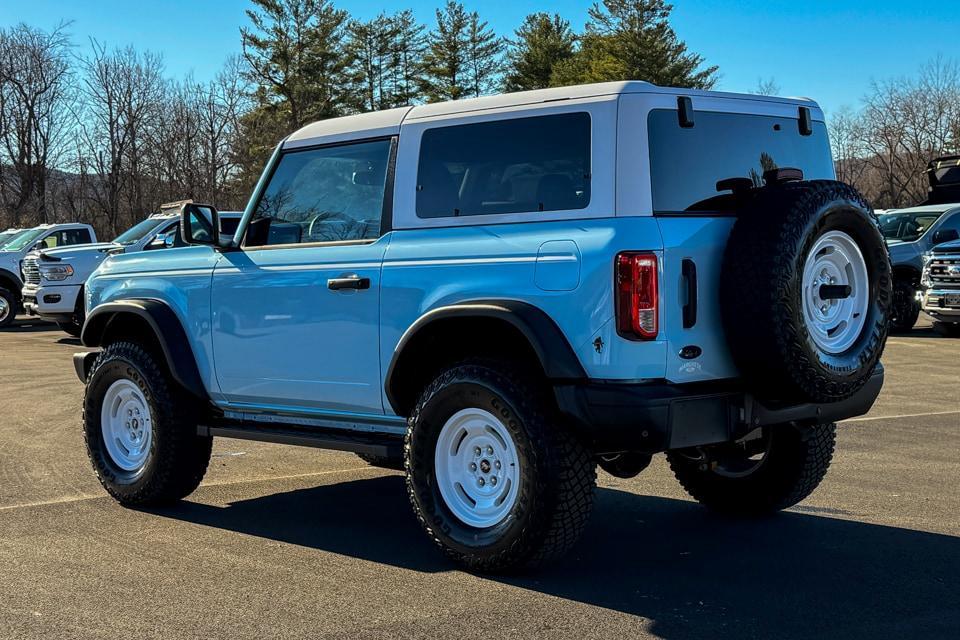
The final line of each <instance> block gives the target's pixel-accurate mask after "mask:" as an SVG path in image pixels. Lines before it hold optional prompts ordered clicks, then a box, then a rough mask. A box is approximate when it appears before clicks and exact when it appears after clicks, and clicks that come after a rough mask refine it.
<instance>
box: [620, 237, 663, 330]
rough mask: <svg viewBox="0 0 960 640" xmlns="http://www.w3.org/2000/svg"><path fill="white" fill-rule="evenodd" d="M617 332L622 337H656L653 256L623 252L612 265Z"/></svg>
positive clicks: (656, 306)
mask: <svg viewBox="0 0 960 640" xmlns="http://www.w3.org/2000/svg"><path fill="white" fill-rule="evenodd" d="M616 265H617V266H616V278H617V280H616V285H615V286H616V294H617V333H619V334H620V335H622V336H624V337H626V338H640V339H641V340H652V339H654V338H656V337H657V316H658V315H659V309H658V301H657V300H658V295H657V256H656V255H655V254H653V253H633V252H625V253H620V254H617V262H616Z"/></svg>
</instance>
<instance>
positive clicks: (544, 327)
mask: <svg viewBox="0 0 960 640" xmlns="http://www.w3.org/2000/svg"><path fill="white" fill-rule="evenodd" d="M451 318H495V319H498V320H503V321H506V322H508V323H509V324H511V325H512V326H513V327H514V328H516V329H517V330H518V331H520V333H521V334H522V335H523V337H524V338H526V340H527V342H528V343H529V344H530V346H531V347H532V348H533V350H534V352H535V353H536V354H537V358H538V359H539V360H540V365H541V366H542V367H543V370H544V372H545V373H546V375H547V377H548V378H550V379H552V380H584V379H586V377H587V374H586V372H585V371H584V370H583V366H582V365H581V364H580V360H579V359H578V358H577V355H576V353H575V352H574V351H573V348H572V347H571V346H570V343H569V342H567V339H566V337H565V336H564V335H563V332H562V331H560V328H559V327H558V326H557V325H556V323H555V322H554V321H553V320H552V319H551V318H550V316H548V315H547V314H546V313H545V312H544V311H542V310H541V309H538V308H537V307H535V306H533V305H531V304H528V303H526V302H520V301H519V300H473V301H470V302H462V303H459V304H454V305H450V306H447V307H439V308H437V309H433V310H431V311H428V312H427V313H425V314H423V315H422V316H420V318H419V319H417V321H416V322H414V323H413V324H412V325H411V326H410V327H409V328H408V329H407V330H406V331H405V332H404V334H403V336H402V337H401V338H400V341H399V342H398V343H397V346H396V349H394V352H393V358H392V359H391V361H390V368H389V369H387V375H386V379H385V381H384V387H385V391H386V394H387V399H388V400H389V401H390V405H391V406H392V407H393V409H394V411H396V412H397V414H398V415H400V414H401V412H400V411H399V409H398V407H399V406H400V405H401V403H400V402H399V401H398V399H397V398H396V395H395V393H394V384H393V382H394V379H395V376H396V375H397V372H398V371H402V368H403V367H402V363H403V361H404V358H405V357H406V356H407V355H410V354H408V353H407V352H406V347H407V346H408V345H409V344H410V342H411V341H412V340H413V338H414V337H415V336H417V335H418V334H419V333H420V332H421V331H423V330H424V329H426V328H427V327H428V326H430V325H431V324H433V323H435V322H438V321H441V320H448V319H451ZM413 357H416V356H413Z"/></svg>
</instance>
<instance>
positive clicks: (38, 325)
mask: <svg viewBox="0 0 960 640" xmlns="http://www.w3.org/2000/svg"><path fill="white" fill-rule="evenodd" d="M3 331H4V333H36V332H38V331H60V327H58V326H57V325H56V324H54V323H53V322H46V321H44V320H37V319H35V318H23V319H20V318H18V319H16V320H14V321H13V323H12V324H11V325H10V326H9V327H7V328H5V329H3Z"/></svg>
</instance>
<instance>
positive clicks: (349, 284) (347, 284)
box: [327, 276, 370, 291]
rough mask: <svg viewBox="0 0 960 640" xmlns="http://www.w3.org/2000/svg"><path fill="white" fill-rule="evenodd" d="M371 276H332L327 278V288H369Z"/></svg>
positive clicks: (336, 289) (337, 289)
mask: <svg viewBox="0 0 960 640" xmlns="http://www.w3.org/2000/svg"><path fill="white" fill-rule="evenodd" d="M369 288H370V278H361V277H360V276H345V277H343V278H330V279H329V280H327V289H330V290H331V291H339V290H341V289H369Z"/></svg>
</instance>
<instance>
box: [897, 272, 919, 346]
mask: <svg viewBox="0 0 960 640" xmlns="http://www.w3.org/2000/svg"><path fill="white" fill-rule="evenodd" d="M916 294H917V289H916V286H915V285H914V283H913V282H912V281H911V280H909V279H906V278H898V279H897V280H895V281H894V283H893V305H892V306H891V308H890V331H896V332H897V333H904V332H907V331H910V330H911V329H913V325H915V324H917V318H919V317H920V301H919V300H917V298H916Z"/></svg>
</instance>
